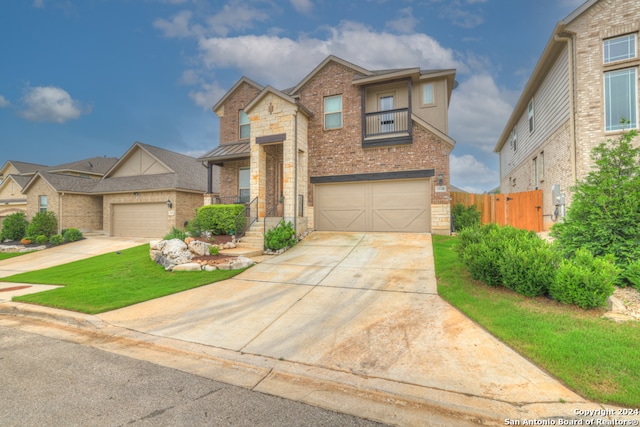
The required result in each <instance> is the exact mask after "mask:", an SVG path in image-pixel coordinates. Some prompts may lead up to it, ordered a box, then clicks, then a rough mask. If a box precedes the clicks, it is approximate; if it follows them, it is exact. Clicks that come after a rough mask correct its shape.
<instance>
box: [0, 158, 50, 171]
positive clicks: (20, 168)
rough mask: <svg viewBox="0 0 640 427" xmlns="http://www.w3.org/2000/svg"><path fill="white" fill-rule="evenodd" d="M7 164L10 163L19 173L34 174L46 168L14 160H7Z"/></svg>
mask: <svg viewBox="0 0 640 427" xmlns="http://www.w3.org/2000/svg"><path fill="white" fill-rule="evenodd" d="M7 163H11V164H12V165H13V167H14V168H16V169H17V170H18V172H19V173H21V174H24V173H35V172H37V171H39V170H43V169H46V168H47V167H48V166H46V165H38V164H36V163H27V162H17V161H15V160H9V161H8V162H7Z"/></svg>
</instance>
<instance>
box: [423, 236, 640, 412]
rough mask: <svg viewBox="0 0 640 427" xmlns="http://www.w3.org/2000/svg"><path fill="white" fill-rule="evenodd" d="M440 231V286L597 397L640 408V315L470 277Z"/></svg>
mask: <svg viewBox="0 0 640 427" xmlns="http://www.w3.org/2000/svg"><path fill="white" fill-rule="evenodd" d="M454 241H455V238H454V237H446V236H433V247H434V256H435V263H436V276H437V279H438V293H439V294H440V296H442V298H444V299H445V300H447V301H448V302H449V303H451V304H452V305H453V306H455V307H457V308H458V309H460V310H461V311H462V312H463V313H464V314H466V315H467V316H468V317H469V318H471V319H473V320H474V321H476V322H477V323H478V324H480V325H481V326H482V327H484V328H485V329H487V330H488V331H489V332H491V333H492V334H493V335H495V336H496V337H498V338H499V339H501V340H502V341H503V342H505V343H506V344H507V345H509V346H510V347H512V348H514V349H515V350H516V351H518V352H520V354H522V355H523V356H525V357H527V358H528V359H530V360H531V361H533V362H534V363H536V364H537V365H538V366H540V367H541V368H542V369H544V370H546V371H547V372H549V373H550V374H552V375H554V376H555V377H556V378H558V379H560V380H561V381H563V382H564V383H565V384H566V385H567V386H568V387H570V388H571V389H573V390H574V391H576V392H577V393H578V394H580V395H582V396H584V397H586V398H588V399H590V400H594V401H598V402H602V403H610V404H617V405H624V406H628V407H635V408H637V407H640V381H639V380H638V378H640V377H639V375H640V351H639V349H640V322H625V323H615V322H612V321H610V320H606V319H602V318H601V317H600V316H601V315H602V313H603V311H602V310H589V311H584V310H581V309H578V308H576V307H574V306H567V305H562V304H559V303H556V302H554V301H552V300H550V299H548V298H545V297H540V298H527V297H524V296H522V295H519V294H516V293H514V292H511V291H509V290H508V289H505V288H491V287H489V286H487V285H485V284H484V283H481V282H477V281H474V280H473V279H471V277H470V275H469V273H468V272H467V271H466V269H465V267H464V266H463V265H462V264H461V263H460V262H459V261H458V258H457V254H456V253H455V252H454V251H453V250H452V249H451V246H452V244H453V242H454Z"/></svg>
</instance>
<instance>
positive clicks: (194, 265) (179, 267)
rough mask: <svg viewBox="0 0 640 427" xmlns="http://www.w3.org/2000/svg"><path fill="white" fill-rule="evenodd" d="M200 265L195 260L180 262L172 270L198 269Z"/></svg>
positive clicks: (200, 267) (200, 268)
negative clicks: (185, 262)
mask: <svg viewBox="0 0 640 427" xmlns="http://www.w3.org/2000/svg"><path fill="white" fill-rule="evenodd" d="M200 270H202V266H201V265H200V264H198V263H197V262H189V263H187V264H180V265H176V266H175V267H173V269H172V271H200Z"/></svg>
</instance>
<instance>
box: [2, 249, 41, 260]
mask: <svg viewBox="0 0 640 427" xmlns="http://www.w3.org/2000/svg"><path fill="white" fill-rule="evenodd" d="M31 252H34V251H28V252H6V253H5V252H3V253H0V261H2V260H3V259H9V258H15V257H17V256H20V255H26V254H30V253H31Z"/></svg>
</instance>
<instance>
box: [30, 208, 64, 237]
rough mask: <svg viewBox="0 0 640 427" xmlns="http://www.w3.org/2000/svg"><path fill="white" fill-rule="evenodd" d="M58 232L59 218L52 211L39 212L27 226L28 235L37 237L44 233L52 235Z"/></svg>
mask: <svg viewBox="0 0 640 427" xmlns="http://www.w3.org/2000/svg"><path fill="white" fill-rule="evenodd" d="M57 232H58V220H57V219H56V215H55V214H54V213H53V212H51V211H45V212H38V213H37V214H35V215H34V216H33V219H31V224H29V226H28V227H27V236H30V237H33V238H35V237H37V236H40V235H44V236H46V237H51V236H53V235H54V234H56V233H57Z"/></svg>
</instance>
